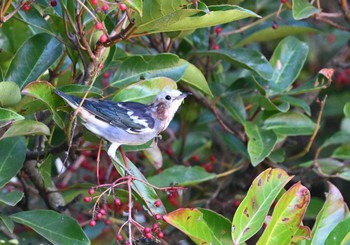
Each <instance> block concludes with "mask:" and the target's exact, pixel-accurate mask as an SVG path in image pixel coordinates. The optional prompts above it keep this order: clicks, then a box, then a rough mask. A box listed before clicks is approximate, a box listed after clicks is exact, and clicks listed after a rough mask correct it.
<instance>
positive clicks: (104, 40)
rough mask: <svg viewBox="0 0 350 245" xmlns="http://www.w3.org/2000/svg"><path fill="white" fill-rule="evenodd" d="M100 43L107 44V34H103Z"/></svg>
mask: <svg viewBox="0 0 350 245" xmlns="http://www.w3.org/2000/svg"><path fill="white" fill-rule="evenodd" d="M100 42H101V43H105V42H107V35H106V34H102V35H101V36H100Z"/></svg>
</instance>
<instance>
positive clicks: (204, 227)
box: [164, 208, 232, 245]
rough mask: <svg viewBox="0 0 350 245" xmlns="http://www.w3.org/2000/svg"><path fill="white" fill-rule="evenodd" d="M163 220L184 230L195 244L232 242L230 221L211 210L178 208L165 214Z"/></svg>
mask: <svg viewBox="0 0 350 245" xmlns="http://www.w3.org/2000/svg"><path fill="white" fill-rule="evenodd" d="M164 220H165V221H166V222H167V223H169V224H171V225H172V226H175V227H176V228H177V229H179V230H181V231H182V232H184V233H185V234H186V235H188V236H189V237H190V238H191V239H192V240H193V241H194V242H195V243H196V244H213V245H219V244H220V245H221V244H222V245H224V244H230V243H232V240H231V238H230V229H231V225H230V221H229V220H228V219H226V218H225V217H224V216H222V215H220V214H218V213H215V212H213V211H211V210H207V209H194V208H191V209H190V208H180V209H177V210H175V211H173V212H171V213H169V214H167V215H165V216H164Z"/></svg>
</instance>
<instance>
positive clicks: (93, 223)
mask: <svg viewBox="0 0 350 245" xmlns="http://www.w3.org/2000/svg"><path fill="white" fill-rule="evenodd" d="M89 225H90V226H91V227H94V226H95V225H96V221H95V220H93V219H92V220H90V222H89Z"/></svg>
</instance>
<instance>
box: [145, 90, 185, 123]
mask: <svg viewBox="0 0 350 245" xmlns="http://www.w3.org/2000/svg"><path fill="white" fill-rule="evenodd" d="M187 95H188V94H187V93H183V92H181V91H179V90H175V89H172V90H166V91H163V92H161V93H159V94H158V95H157V96H156V97H155V98H154V100H153V102H152V104H151V107H152V112H153V115H154V116H155V117H156V118H157V119H159V120H161V121H163V122H165V124H166V127H167V126H168V124H169V123H170V121H171V120H172V119H173V117H174V115H175V113H176V111H177V110H178V109H179V107H180V105H181V103H182V101H183V100H184V99H185V98H186V96H187Z"/></svg>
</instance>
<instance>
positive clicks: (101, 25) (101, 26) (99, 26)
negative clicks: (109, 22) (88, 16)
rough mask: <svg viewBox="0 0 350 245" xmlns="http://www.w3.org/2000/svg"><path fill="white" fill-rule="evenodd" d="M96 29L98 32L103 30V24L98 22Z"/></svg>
mask: <svg viewBox="0 0 350 245" xmlns="http://www.w3.org/2000/svg"><path fill="white" fill-rule="evenodd" d="M95 27H96V29H97V30H103V24H102V23H101V22H97V23H96V25H95Z"/></svg>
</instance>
